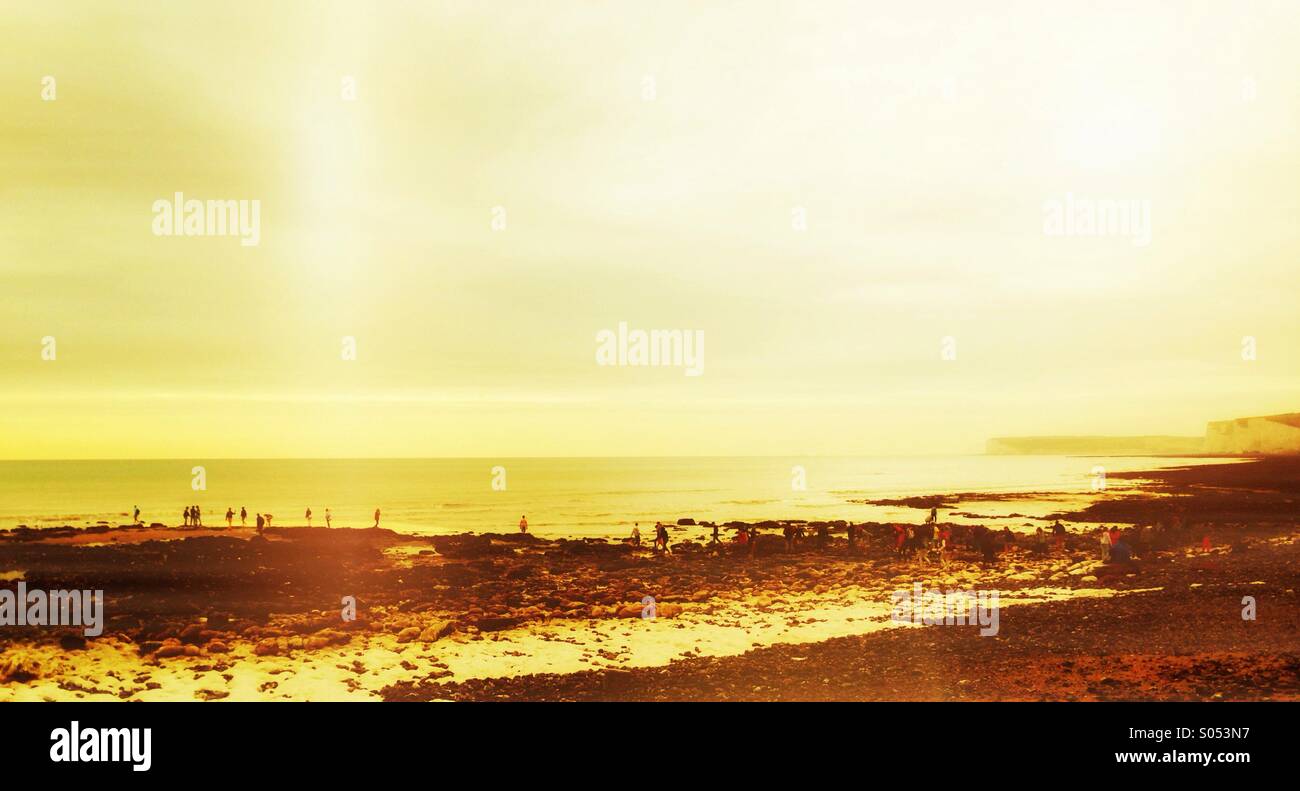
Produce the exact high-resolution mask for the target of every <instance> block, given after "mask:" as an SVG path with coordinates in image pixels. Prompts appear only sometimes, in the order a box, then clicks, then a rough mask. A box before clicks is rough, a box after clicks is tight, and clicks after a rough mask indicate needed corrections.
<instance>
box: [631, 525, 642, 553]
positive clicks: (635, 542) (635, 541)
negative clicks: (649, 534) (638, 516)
mask: <svg viewBox="0 0 1300 791" xmlns="http://www.w3.org/2000/svg"><path fill="white" fill-rule="evenodd" d="M632 546H634V547H639V546H641V523H640V522H633V523H632Z"/></svg>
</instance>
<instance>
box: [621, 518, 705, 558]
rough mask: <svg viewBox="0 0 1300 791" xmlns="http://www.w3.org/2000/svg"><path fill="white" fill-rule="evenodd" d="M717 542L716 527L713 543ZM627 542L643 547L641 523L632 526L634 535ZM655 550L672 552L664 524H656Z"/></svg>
mask: <svg viewBox="0 0 1300 791" xmlns="http://www.w3.org/2000/svg"><path fill="white" fill-rule="evenodd" d="M717 540H718V528H717V527H716V526H715V527H714V528H713V541H714V542H716V541H717ZM627 542H628V543H629V544H631V545H632V546H634V547H639V546H641V523H640V522H634V523H633V524H632V535H631V537H629V538H628V540H627ZM654 548H655V552H672V550H671V549H670V548H669V547H668V528H667V526H665V525H664V523H663V522H655V542H654Z"/></svg>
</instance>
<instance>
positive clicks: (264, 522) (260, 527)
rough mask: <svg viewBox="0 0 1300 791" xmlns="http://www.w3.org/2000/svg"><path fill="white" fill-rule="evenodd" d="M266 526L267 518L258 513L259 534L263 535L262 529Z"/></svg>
mask: <svg viewBox="0 0 1300 791" xmlns="http://www.w3.org/2000/svg"><path fill="white" fill-rule="evenodd" d="M265 527H266V520H265V519H263V518H262V515H261V514H258V515H257V534H258V535H259V536H260V535H262V530H263V529H264V528H265Z"/></svg>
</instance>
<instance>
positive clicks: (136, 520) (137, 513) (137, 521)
mask: <svg viewBox="0 0 1300 791" xmlns="http://www.w3.org/2000/svg"><path fill="white" fill-rule="evenodd" d="M131 519H132V521H133V522H134V523H135V524H137V525H138V524H140V506H138V505H137V506H136V507H135V515H134V516H132V517H131Z"/></svg>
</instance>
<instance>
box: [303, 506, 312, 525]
mask: <svg viewBox="0 0 1300 791" xmlns="http://www.w3.org/2000/svg"><path fill="white" fill-rule="evenodd" d="M303 516H305V517H307V527H311V506H310V505H309V506H307V513H305V514H303Z"/></svg>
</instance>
